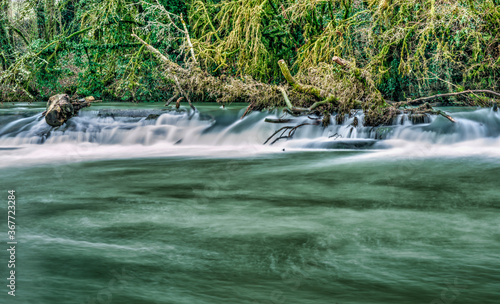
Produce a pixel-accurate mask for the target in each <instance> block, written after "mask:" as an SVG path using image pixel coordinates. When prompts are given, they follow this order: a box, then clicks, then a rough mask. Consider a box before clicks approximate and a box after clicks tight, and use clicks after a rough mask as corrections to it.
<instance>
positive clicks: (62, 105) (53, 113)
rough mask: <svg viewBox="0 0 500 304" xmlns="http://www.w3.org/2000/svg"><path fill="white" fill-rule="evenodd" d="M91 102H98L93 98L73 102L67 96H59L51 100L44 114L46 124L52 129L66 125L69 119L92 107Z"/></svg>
mask: <svg viewBox="0 0 500 304" xmlns="http://www.w3.org/2000/svg"><path fill="white" fill-rule="evenodd" d="M91 102H96V100H95V99H94V98H93V97H91V98H90V97H88V98H83V99H79V100H72V99H71V98H70V97H69V96H68V95H67V94H58V95H54V96H52V97H50V98H49V101H48V102H47V110H46V111H45V112H43V113H42V116H44V117H45V122H47V124H49V125H50V126H52V127H58V126H60V125H62V124H64V123H65V122H66V121H67V120H68V119H70V118H71V117H73V116H75V115H77V114H78V111H80V109H82V108H86V107H90V103H91Z"/></svg>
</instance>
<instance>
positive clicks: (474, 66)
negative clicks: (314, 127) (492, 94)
mask: <svg viewBox="0 0 500 304" xmlns="http://www.w3.org/2000/svg"><path fill="white" fill-rule="evenodd" d="M0 8H1V16H0V41H1V42H2V48H1V56H0V59H1V69H2V70H1V74H0V86H1V89H2V100H21V99H27V100H39V99H42V100H43V99H47V98H48V97H49V96H51V95H54V94H57V93H67V94H70V95H75V94H78V95H94V96H96V97H97V98H104V99H115V100H116V99H118V100H127V101H163V100H167V99H169V98H170V97H172V96H175V95H176V94H177V93H178V92H177V91H178V89H177V88H176V85H175V81H174V77H173V75H176V74H175V73H177V75H178V80H179V83H180V85H181V87H182V88H184V90H185V91H186V92H187V93H188V94H190V95H191V96H192V98H193V99H195V100H197V101H218V102H234V101H242V102H249V103H250V104H251V105H252V109H262V108H265V107H274V106H285V101H284V99H283V96H282V93H281V91H280V88H281V89H285V91H286V92H287V94H288V95H289V98H290V101H291V102H292V103H293V104H294V105H295V106H296V107H304V108H309V107H311V106H312V105H313V104H315V103H317V102H321V103H320V104H317V107H316V108H315V109H316V110H317V112H318V113H323V112H324V111H327V112H329V113H332V112H336V113H340V114H349V113H350V111H351V110H352V109H355V108H361V109H363V110H364V111H365V112H366V113H368V114H369V115H368V116H370V115H372V116H373V117H372V118H373V123H374V124H381V123H384V122H383V121H381V120H380V119H379V118H380V117H379V116H380V115H383V114H381V113H386V114H384V115H385V117H390V116H391V115H392V114H390V113H394V111H395V109H391V106H390V104H388V103H387V102H386V100H392V101H394V102H402V101H406V100H408V99H416V98H419V97H422V96H429V95H434V94H440V93H450V92H460V91H465V90H471V89H489V90H493V91H495V90H496V91H498V90H500V1H499V0H459V1H450V0H404V1H403V0H364V1H363V0H330V1H326V0H294V1H291V0H220V1H219V0H186V1H172V0H145V1H139V0H110V1H96V0H80V1H77V0H67V1H54V0H25V1H17V2H11V1H6V0H2V1H1V5H0ZM132 34H136V35H137V36H138V37H140V38H142V39H143V40H144V41H146V42H147V43H148V44H149V45H151V46H152V47H154V48H155V49H157V50H158V51H159V52H160V53H161V54H163V55H164V56H165V57H166V58H168V59H169V60H170V61H171V62H173V63H175V64H176V65H178V66H179V67H181V68H182V69H183V71H184V72H182V73H180V72H179V71H177V72H175V71H174V70H175V69H174V70H172V69H165V66H164V64H165V63H164V62H162V63H161V62H160V61H158V58H157V57H156V56H155V55H154V54H153V53H152V52H150V51H148V49H147V48H146V46H145V45H144V44H142V43H140V42H139V41H138V40H137V39H135V38H134V37H133V36H132ZM280 60H282V62H283V63H284V64H285V65H286V66H287V67H288V68H287V70H289V72H290V73H289V74H290V76H291V75H293V78H294V79H295V80H296V82H298V83H300V84H301V85H302V86H303V87H308V88H309V91H307V90H300V89H297V87H296V86H294V84H293V83H290V82H289V81H288V82H287V80H286V79H285V76H284V74H283V73H282V68H280V65H279V64H278V62H279V61H280ZM316 89H318V90H320V91H318V92H316V91H315V90H316ZM319 93H321V94H319ZM441 101H444V102H448V103H454V104H475V105H488V104H490V103H489V100H488V98H487V97H486V95H482V94H475V95H474V94H461V95H456V96H452V97H450V98H446V99H441ZM370 113H371V114H370ZM387 113H389V114H390V115H389V114H387ZM368 120H370V118H368Z"/></svg>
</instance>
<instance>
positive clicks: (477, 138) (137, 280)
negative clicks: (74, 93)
mask: <svg viewBox="0 0 500 304" xmlns="http://www.w3.org/2000/svg"><path fill="white" fill-rule="evenodd" d="M43 106H44V104H37V103H34V104H30V105H29V104H22V103H18V104H15V105H12V104H5V105H3V106H2V107H0V182H1V183H0V184H1V186H2V187H1V193H3V194H2V197H1V199H0V201H1V202H2V203H1V204H0V214H1V218H0V225H1V227H2V228H1V229H0V232H1V234H2V238H1V239H2V240H3V242H2V243H3V245H2V246H0V247H1V249H2V250H1V252H3V254H2V255H1V262H0V272H1V277H2V281H3V283H4V284H2V286H4V287H2V288H1V289H2V293H1V295H0V302H1V303H40V304H44V303H47V304H49V303H89V304H90V303H120V304H128V303H130V304H135V303H151V304H160V303H186V304H196V303H249V304H250V303H266V304H267V303H302V304H304V303H338V304H351V303H352V304H353V303H380V304H383V303H429V304H430V303H433V304H436V303H444V304H451V303H457V304H458V303H499V301H500V210H499V207H500V182H499V175H500V113H498V112H493V111H492V109H475V108H469V109H451V110H450V109H446V110H447V111H448V110H450V111H451V115H452V116H453V117H454V118H455V119H456V121H457V122H456V123H455V124H453V123H451V122H450V121H448V120H446V119H445V118H444V117H441V116H440V117H434V118H432V119H430V120H429V121H428V122H427V123H425V124H421V125H412V123H411V122H410V121H409V119H408V117H399V118H398V121H400V123H401V124H399V125H397V126H394V127H383V128H378V129H375V128H368V127H363V126H362V125H361V123H359V124H358V125H357V126H356V127H354V126H353V125H352V124H353V121H354V118H356V119H358V120H359V121H362V114H360V113H356V114H354V115H353V116H352V117H351V118H348V119H347V120H346V122H345V123H344V124H341V125H337V124H335V123H334V122H333V121H332V125H331V126H329V127H327V128H322V127H321V126H315V125H307V126H303V127H301V128H299V129H297V131H296V133H295V135H294V136H293V138H291V139H288V140H287V139H281V140H279V141H277V142H276V143H275V144H273V145H270V144H269V143H268V144H266V145H263V143H264V142H265V141H266V139H267V138H268V137H269V136H271V135H272V134H273V132H274V131H275V130H277V129H279V128H280V127H282V126H287V125H295V124H296V123H293V124H284V125H278V124H270V123H265V122H264V118H266V117H273V118H277V117H279V116H280V113H278V111H271V112H266V113H252V114H250V115H249V116H247V117H246V118H244V119H242V120H240V119H239V118H240V117H241V115H242V114H243V112H244V110H245V109H244V106H245V105H243V104H233V105H230V106H229V107H228V108H227V109H221V108H219V107H218V106H216V105H210V104H201V105H197V107H198V109H199V113H194V112H192V111H188V110H187V109H185V110H184V111H183V112H165V111H162V108H163V105H161V104H155V103H150V104H124V103H120V104H118V103H117V104H112V103H102V104H94V105H93V106H92V107H90V108H88V109H85V110H82V111H81V112H80V115H79V116H78V117H74V118H72V119H71V120H70V121H69V122H68V123H67V124H65V125H63V126H61V127H59V128H57V129H53V128H50V127H49V126H48V125H46V124H45V122H44V120H43V118H41V112H42V111H43ZM145 112H152V113H153V112H154V113H157V114H158V115H159V117H156V116H153V117H150V118H151V119H145V116H147V114H146V115H144V113H145ZM307 121H308V120H307V119H305V120H304V119H302V120H300V121H299V122H298V123H301V122H307ZM11 189H12V190H15V191H16V219H15V222H16V237H17V241H18V244H17V245H16V296H15V298H14V297H12V296H9V295H8V294H7V291H8V289H7V287H6V286H5V285H7V284H8V280H5V278H7V277H8V271H9V269H8V268H7V262H8V256H7V254H5V253H6V250H5V249H7V248H8V246H7V245H6V242H7V241H8V240H7V196H8V193H7V191H8V190H11ZM6 282H7V284H6Z"/></svg>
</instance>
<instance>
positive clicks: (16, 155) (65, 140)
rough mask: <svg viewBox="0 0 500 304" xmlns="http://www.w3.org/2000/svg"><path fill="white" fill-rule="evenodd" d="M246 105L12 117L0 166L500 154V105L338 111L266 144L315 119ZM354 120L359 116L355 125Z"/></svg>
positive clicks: (1, 137)
mask: <svg viewBox="0 0 500 304" xmlns="http://www.w3.org/2000/svg"><path fill="white" fill-rule="evenodd" d="M243 111H244V109H241V110H239V111H237V110H232V111H229V110H228V111H225V110H222V109H217V110H215V111H214V110H213V109H212V111H210V112H209V114H206V113H204V112H203V110H201V113H199V112H196V113H195V112H192V111H191V112H186V111H184V112H159V113H160V115H159V117H158V118H156V119H146V116H147V115H133V114H134V113H136V112H137V111H136V112H134V110H123V112H105V111H103V110H99V109H90V110H87V111H82V112H81V113H80V115H79V116H77V117H74V118H72V119H70V120H69V121H68V122H67V123H66V124H65V125H63V126H61V127H59V128H52V127H50V126H48V125H47V124H46V123H45V120H44V119H43V118H42V117H41V115H40V113H37V114H35V115H29V116H27V117H21V118H19V117H16V118H13V119H10V120H9V119H7V118H5V117H7V116H5V117H4V119H3V122H2V124H0V148H1V151H0V153H1V155H2V161H1V164H0V166H3V167H5V166H12V165H14V166H19V165H30V164H36V163H45V162H51V161H56V160H57V161H59V162H61V161H62V162H65V161H67V162H75V161H80V160H90V159H103V158H110V157H111V158H118V159H120V158H132V157H162V156H208V157H247V156H249V155H253V156H255V155H258V154H261V153H283V151H285V152H290V151H296V150H300V151H302V150H322V151H324V150H331V149H335V150H338V149H365V150H370V151H374V153H367V154H364V156H363V157H364V158H373V157H396V158H400V157H403V158H405V157H412V158H415V157H417V158H421V157H435V156H456V157H462V156H471V155H475V156H487V157H500V112H494V111H493V110H492V109H476V110H468V111H461V110H460V109H458V111H456V112H453V113H452V116H453V117H454V118H455V120H456V123H451V122H450V121H448V120H446V119H445V118H443V117H440V116H438V117H432V118H431V119H430V122H428V123H425V124H419V125H413V124H412V123H411V122H410V120H409V119H408V117H406V116H399V117H398V118H397V119H396V120H395V121H396V122H398V124H397V125H394V126H383V127H379V128H372V127H365V126H363V124H362V121H363V114H362V113H357V114H355V115H353V116H352V117H351V118H348V119H346V121H345V122H344V123H343V124H340V125H339V124H336V123H335V119H333V118H332V121H331V124H330V126H328V127H326V128H323V127H321V126H317V125H311V126H309V125H308V126H303V127H301V128H299V129H297V131H296V133H295V135H294V136H293V138H291V139H288V140H287V139H282V140H279V141H277V142H276V143H275V144H273V145H269V144H267V145H263V143H264V142H265V141H266V139H267V138H268V137H270V136H271V135H272V134H273V133H274V132H275V131H276V130H278V129H279V128H281V127H283V126H294V125H298V124H300V123H304V122H310V120H309V119H308V118H300V119H298V120H295V121H294V122H293V123H286V124H271V123H266V122H264V119H265V118H266V117H269V118H277V117H279V114H280V113H278V111H274V112H265V113H264V112H254V113H251V114H250V115H248V116H247V117H245V118H244V119H242V120H240V119H239V118H240V116H241V114H242V113H243ZM103 113H104V114H103ZM110 113H112V114H113V115H111V114H110ZM157 113H158V111H157ZM162 113H163V114H162ZM136 114H137V113H136ZM354 119H357V120H358V122H359V123H358V125H357V126H356V127H355V126H353V122H354Z"/></svg>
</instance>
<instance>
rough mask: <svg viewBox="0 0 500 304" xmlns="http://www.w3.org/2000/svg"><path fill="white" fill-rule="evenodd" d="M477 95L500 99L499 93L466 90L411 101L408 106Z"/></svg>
mask: <svg viewBox="0 0 500 304" xmlns="http://www.w3.org/2000/svg"><path fill="white" fill-rule="evenodd" d="M476 93H482V94H487V95H491V96H493V97H496V98H500V93H497V92H495V91H491V90H466V91H463V92H454V93H446V94H437V95H433V96H427V97H421V98H417V99H413V100H410V101H408V102H407V104H410V105H418V104H422V103H425V102H427V101H429V100H432V99H436V98H442V97H454V96H459V95H465V94H476Z"/></svg>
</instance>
